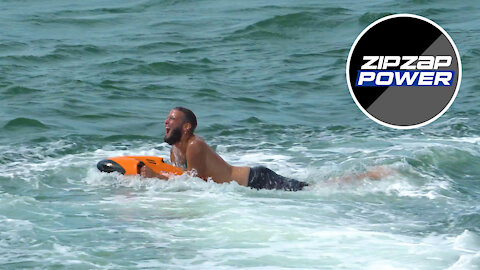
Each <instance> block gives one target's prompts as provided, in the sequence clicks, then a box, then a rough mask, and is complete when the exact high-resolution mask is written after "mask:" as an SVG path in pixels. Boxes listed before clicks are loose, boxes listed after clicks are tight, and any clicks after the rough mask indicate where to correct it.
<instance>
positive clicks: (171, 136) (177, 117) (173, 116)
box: [164, 107, 197, 145]
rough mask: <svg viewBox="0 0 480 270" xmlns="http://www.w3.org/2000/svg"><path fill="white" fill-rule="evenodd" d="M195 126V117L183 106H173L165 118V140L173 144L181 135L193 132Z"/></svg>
mask: <svg viewBox="0 0 480 270" xmlns="http://www.w3.org/2000/svg"><path fill="white" fill-rule="evenodd" d="M196 127H197V117H196V116H195V114H194V113H193V112H192V111H191V110H189V109H186V108H184V107H175V108H173V109H172V110H171V111H170V113H169V115H168V117H167V119H165V138H164V140H165V142H166V143H168V144H170V145H173V144H175V143H177V142H179V141H180V140H181V139H182V136H184V135H187V134H193V132H194V131H195V128H196Z"/></svg>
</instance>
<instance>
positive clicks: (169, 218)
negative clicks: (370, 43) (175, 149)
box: [0, 0, 480, 269]
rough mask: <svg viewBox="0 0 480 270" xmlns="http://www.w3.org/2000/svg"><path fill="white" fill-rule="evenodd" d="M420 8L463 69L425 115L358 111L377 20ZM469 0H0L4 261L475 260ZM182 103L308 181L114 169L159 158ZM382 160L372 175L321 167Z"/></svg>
mask: <svg viewBox="0 0 480 270" xmlns="http://www.w3.org/2000/svg"><path fill="white" fill-rule="evenodd" d="M395 13H412V14H418V15H422V16H425V17H427V18H429V19H431V20H433V21H435V22H436V23H438V24H439V25H441V26H442V27H443V28H444V29H445V30H446V31H447V32H448V33H449V34H450V36H451V37H452V39H453V40H454V41H455V42H456V44H457V47H458V49H459V52H460V55H461V58H462V64H463V79H462V83H461V87H460V91H459V93H458V96H457V98H456V100H455V102H454V103H453V105H452V106H451V108H450V109H449V110H448V111H447V112H446V113H445V114H444V115H443V116H442V117H440V118H439V119H438V120H437V121H435V122H434V123H432V124H430V125H428V126H426V127H423V128H420V129H416V130H408V131H399V130H393V129H389V128H386V127H382V126H380V125H378V124H376V123H374V122H373V121H371V120H370V119H368V118H367V117H366V116H365V115H364V114H363V113H362V112H361V111H360V110H359V109H358V108H357V106H356V105H355V103H354V102H353V100H352V98H351V96H350V94H349V91H348V88H347V84H346V79H345V65H346V60H347V56H348V52H349V49H350V47H351V45H352V43H353V42H354V40H355V38H356V37H357V35H358V34H359V33H360V32H361V31H362V30H363V29H364V28H365V27H366V26H367V25H368V24H370V23H371V22H373V21H375V20H376V19H378V18H381V17H383V16H386V15H389V14H395ZM479 25H480V2H479V1H459V2H455V1H428V0H417V1H188V0H187V1H173V0H170V1H153V0H142V1H140V0H135V1H112V0H103V1H68V0H67V1H65V0H63V1H59V0H58V1H54V0H51V1H48V0H45V1H28V0H24V1H7V0H5V1H1V3H0V29H1V30H0V33H1V35H0V150H1V151H0V268H1V269H245V268H247V269H248V268H254V269H291V268H298V269H479V268H480V206H479V203H478V202H479V199H480V185H479V184H480V124H479V121H478V120H479V105H480V94H479V90H480V83H479V81H478V78H479V77H480V72H479V71H478V70H479V69H480V45H479V42H478V41H479V40H480V28H479ZM175 106H185V107H188V108H191V109H192V110H193V111H194V112H195V113H196V114H197V117H198V120H199V127H198V129H197V130H198V131H197V133H198V135H200V136H202V137H203V138H204V139H205V140H206V141H207V142H208V143H209V144H210V145H212V147H213V148H214V149H215V150H216V151H217V152H219V153H220V154H221V155H222V157H224V158H225V159H226V160H227V161H228V162H230V163H232V164H234V165H249V166H254V165H259V164H261V165H266V166H268V167H270V168H271V169H273V170H275V171H277V172H279V173H281V174H283V175H286V176H290V177H294V178H297V179H299V180H302V181H307V182H309V183H310V184H311V187H310V188H309V189H308V190H306V191H301V192H283V191H265V190H261V191H256V190H251V189H248V188H245V187H241V186H238V185H237V184H233V183H232V184H223V185H219V184H215V183H212V182H203V181H202V180H199V179H198V178H194V177H187V176H180V177H177V178H175V179H173V180H172V181H168V182H164V181H155V180H145V179H140V178H138V177H122V176H119V175H113V174H112V175H107V174H102V173H99V172H98V171H97V170H96V167H95V165H96V162H97V161H99V160H100V159H103V158H105V157H109V156H118V155H158V156H168V153H169V146H168V145H166V144H165V143H163V135H164V134H163V132H164V128H163V120H164V119H165V117H166V115H167V114H168V112H169V110H170V108H172V107H175ZM375 166H385V167H387V168H389V169H393V170H396V171H397V172H398V173H397V174H395V175H391V176H388V177H385V178H384V179H382V180H380V181H370V180H367V179H362V180H359V181H356V182H353V183H344V184H338V183H332V182H330V181H328V179H331V178H334V177H339V176H344V175H350V174H355V173H361V172H364V171H365V170H367V169H369V168H373V167H375Z"/></svg>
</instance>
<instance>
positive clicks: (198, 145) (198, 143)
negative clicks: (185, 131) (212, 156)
mask: <svg viewBox="0 0 480 270" xmlns="http://www.w3.org/2000/svg"><path fill="white" fill-rule="evenodd" d="M204 147H208V145H207V143H206V142H205V141H204V140H203V139H202V138H201V137H199V136H196V135H194V137H193V138H192V139H191V140H190V141H189V142H188V147H187V149H191V150H201V149H203V148H204Z"/></svg>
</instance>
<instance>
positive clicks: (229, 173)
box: [140, 107, 308, 191]
mask: <svg viewBox="0 0 480 270" xmlns="http://www.w3.org/2000/svg"><path fill="white" fill-rule="evenodd" d="M196 127H197V119H196V117H195V114H193V112H192V111H190V110H189V109H186V108H183V107H176V108H173V109H172V110H171V111H170V114H169V115H168V117H167V119H166V120H165V138H164V140H165V142H167V143H168V144H170V145H172V148H171V149H170V160H171V162H172V163H173V164H174V165H175V166H177V167H180V168H182V169H183V170H186V171H189V172H194V173H195V175H196V176H198V177H200V178H202V179H203V180H207V179H208V178H211V179H212V180H213V181H214V182H216V183H225V182H230V181H236V182H237V183H238V184H239V185H242V186H248V187H251V188H256V189H261V188H263V189H283V190H291V191H297V190H301V189H302V188H303V187H304V186H308V184H307V183H304V182H300V181H297V180H294V179H290V178H286V177H283V176H281V175H278V174H276V173H275V172H273V171H272V170H270V169H268V168H265V167H263V166H258V167H253V168H250V167H237V166H232V165H230V164H228V163H227V162H226V161H225V160H223V159H222V157H220V156H219V155H218V154H217V153H215V151H213V149H212V148H211V147H210V146H208V145H207V143H205V141H204V140H203V139H202V138H200V137H199V136H197V135H195V134H194V131H195V128H196ZM140 172H141V173H140V174H141V175H142V176H143V177H148V178H151V177H156V178H160V179H165V180H166V179H168V175H166V174H158V173H156V172H154V171H153V170H151V169H150V168H148V167H147V166H143V167H142V169H141V171H140Z"/></svg>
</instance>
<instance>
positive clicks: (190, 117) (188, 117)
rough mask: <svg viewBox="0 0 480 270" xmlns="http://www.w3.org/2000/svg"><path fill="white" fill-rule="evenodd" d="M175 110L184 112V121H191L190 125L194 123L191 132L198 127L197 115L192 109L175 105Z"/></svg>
mask: <svg viewBox="0 0 480 270" xmlns="http://www.w3.org/2000/svg"><path fill="white" fill-rule="evenodd" d="M173 110H176V111H181V112H183V115H184V119H183V120H184V123H190V125H192V129H191V130H190V132H192V133H193V132H194V131H195V128H196V127H197V117H196V116H195V114H194V113H193V112H192V111H191V110H189V109H187V108H184V107H175V108H173Z"/></svg>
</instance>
